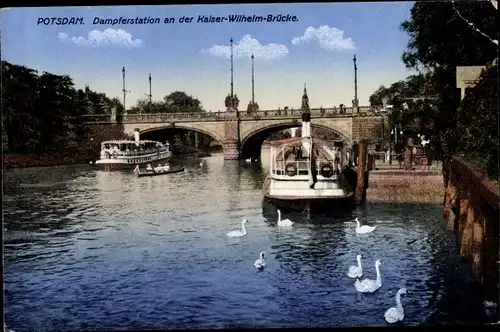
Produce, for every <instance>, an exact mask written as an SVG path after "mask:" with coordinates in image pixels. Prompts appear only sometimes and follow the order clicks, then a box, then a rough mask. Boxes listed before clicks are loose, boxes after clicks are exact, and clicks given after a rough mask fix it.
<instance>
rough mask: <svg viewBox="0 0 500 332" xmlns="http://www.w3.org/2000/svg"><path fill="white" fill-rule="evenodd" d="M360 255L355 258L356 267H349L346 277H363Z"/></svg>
mask: <svg viewBox="0 0 500 332" xmlns="http://www.w3.org/2000/svg"><path fill="white" fill-rule="evenodd" d="M361 258H362V256H361V255H357V256H356V260H357V261H358V265H352V266H349V272H348V273H347V276H348V277H349V278H361V277H362V276H363V268H362V267H361Z"/></svg>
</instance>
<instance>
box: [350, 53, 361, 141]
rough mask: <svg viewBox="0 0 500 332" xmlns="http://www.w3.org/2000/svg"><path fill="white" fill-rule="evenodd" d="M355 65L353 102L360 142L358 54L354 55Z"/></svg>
mask: <svg viewBox="0 0 500 332" xmlns="http://www.w3.org/2000/svg"><path fill="white" fill-rule="evenodd" d="M352 61H353V63H354V99H353V101H352V108H353V110H356V113H357V114H358V141H359V140H360V139H361V124H360V121H359V107H358V106H359V101H358V66H357V65H356V54H354V58H353V59H352Z"/></svg>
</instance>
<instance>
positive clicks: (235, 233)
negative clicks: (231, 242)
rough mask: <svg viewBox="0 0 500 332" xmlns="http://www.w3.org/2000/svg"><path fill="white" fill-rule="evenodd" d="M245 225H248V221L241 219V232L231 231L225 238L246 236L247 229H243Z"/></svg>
mask: <svg viewBox="0 0 500 332" xmlns="http://www.w3.org/2000/svg"><path fill="white" fill-rule="evenodd" d="M246 223H248V220H246V219H243V220H242V221H241V230H237V231H231V232H229V233H227V236H229V237H240V236H245V235H247V229H246V228H245V224H246Z"/></svg>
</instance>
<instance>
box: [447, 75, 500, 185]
mask: <svg viewBox="0 0 500 332" xmlns="http://www.w3.org/2000/svg"><path fill="white" fill-rule="evenodd" d="M498 116H499V111H498V67H497V66H496V65H495V66H490V67H489V68H487V69H486V70H484V71H483V73H482V74H481V76H480V81H479V83H478V84H477V85H476V86H475V87H473V88H471V89H470V90H469V91H468V92H467V94H466V96H465V98H464V100H463V101H462V104H461V105H460V107H459V108H458V112H457V117H456V118H457V131H456V132H457V133H460V134H459V135H457V137H456V139H457V146H456V153H457V154H459V155H461V156H463V157H465V159H467V160H468V161H469V162H470V163H471V164H472V165H473V166H474V167H475V168H477V169H478V170H479V171H483V172H485V173H486V174H487V175H488V176H489V177H490V178H493V179H497V178H498V148H499V147H498Z"/></svg>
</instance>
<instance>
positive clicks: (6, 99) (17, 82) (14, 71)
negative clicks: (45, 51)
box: [2, 61, 111, 154]
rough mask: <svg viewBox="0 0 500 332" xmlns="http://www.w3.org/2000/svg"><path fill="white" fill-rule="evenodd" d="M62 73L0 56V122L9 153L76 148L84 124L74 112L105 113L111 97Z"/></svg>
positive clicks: (79, 145)
mask: <svg viewBox="0 0 500 332" xmlns="http://www.w3.org/2000/svg"><path fill="white" fill-rule="evenodd" d="M73 85H74V84H73V81H72V79H71V78H70V77H69V76H67V75H54V74H51V73H47V72H44V73H42V74H41V75H39V74H38V72H37V71H35V70H33V69H30V68H27V67H25V66H19V65H15V64H11V63H9V62H6V61H2V107H3V109H2V124H3V126H4V128H5V130H4V133H3V134H4V137H3V138H5V139H6V140H7V147H8V151H9V153H34V152H36V153H42V152H57V153H61V154H63V153H65V152H70V153H72V154H75V152H76V153H80V152H81V150H82V149H83V147H84V146H86V145H87V144H85V141H84V140H85V137H86V135H85V134H86V128H85V127H84V126H83V125H82V124H81V123H80V121H79V119H78V117H79V116H81V115H85V114H95V113H97V114H107V113H109V112H110V111H109V109H108V108H107V106H106V103H108V102H111V99H109V98H108V97H106V95H104V94H100V93H96V92H94V91H92V90H90V88H88V87H86V88H85V89H84V90H82V89H78V90H77V89H75V88H74V86H73Z"/></svg>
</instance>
